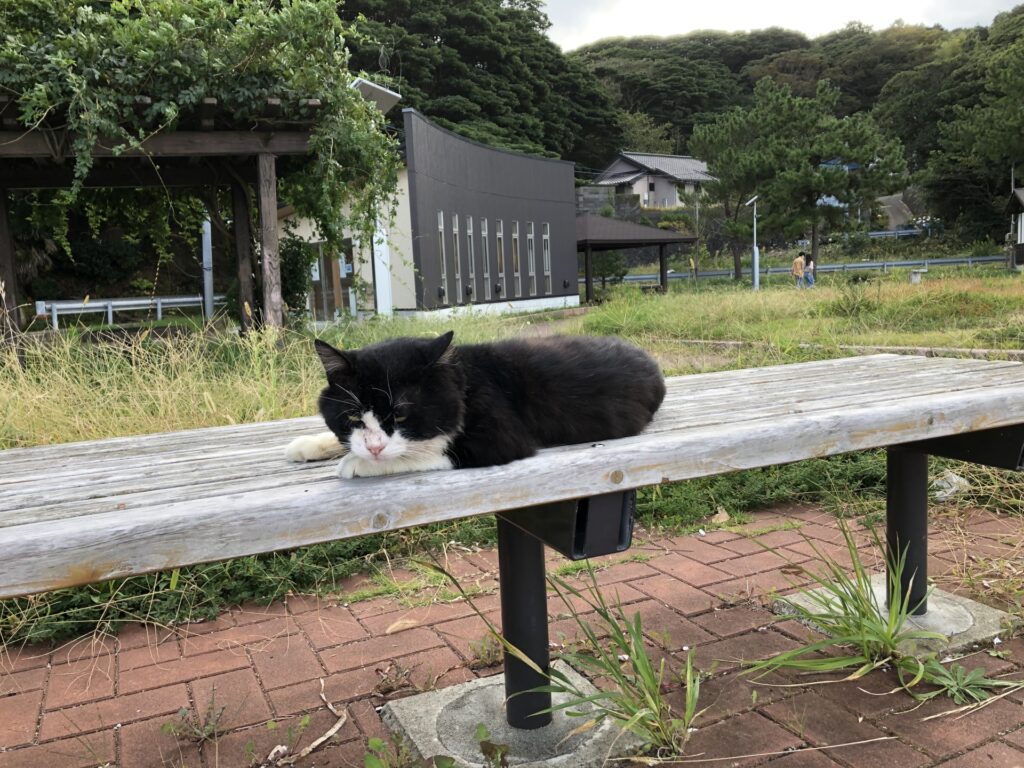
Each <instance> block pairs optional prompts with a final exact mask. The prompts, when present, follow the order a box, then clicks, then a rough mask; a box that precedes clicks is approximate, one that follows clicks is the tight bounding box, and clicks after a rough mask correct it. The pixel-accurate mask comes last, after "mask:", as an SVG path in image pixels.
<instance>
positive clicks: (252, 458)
mask: <svg viewBox="0 0 1024 768" xmlns="http://www.w3.org/2000/svg"><path fill="white" fill-rule="evenodd" d="M1019 370H1020V366H1019V365H1017V364H1015V363H1011V364H1009V367H1008V368H1006V367H1003V368H999V367H995V366H993V367H992V368H991V369H990V370H988V371H986V372H985V375H986V376H988V377H989V380H990V381H991V383H996V381H1008V382H1012V381H1015V380H1016V379H1017V376H1018V375H1019ZM997 374H1002V375H1001V376H1000V377H999V378H998V379H995V380H993V379H991V377H992V376H995V375H997ZM977 381H978V380H977V377H976V376H973V377H964V376H962V375H960V376H957V375H947V376H943V377H936V376H934V375H933V374H932V373H931V372H930V371H929V370H927V369H926V368H925V367H924V366H922V370H921V371H915V372H913V373H911V374H907V373H906V372H905V371H899V372H898V374H897V375H896V377H895V378H891V379H884V378H881V377H872V379H871V384H872V387H871V388H869V387H864V386H857V387H851V382H850V381H849V380H847V379H846V378H845V377H844V378H836V377H833V378H832V379H831V380H829V381H827V382H825V383H820V382H818V381H816V380H810V381H800V382H799V384H800V388H798V387H797V386H794V385H793V384H789V385H787V386H786V387H785V388H784V389H783V390H782V391H781V392H777V393H772V394H768V395H764V394H763V393H762V394H758V395H756V396H753V397H751V396H749V393H742V392H741V393H739V394H741V395H744V397H742V398H741V399H740V400H739V402H740V405H739V406H735V405H733V402H734V396H733V395H732V394H730V393H726V396H725V397H724V398H723V397H722V395H721V393H720V394H719V397H717V398H716V397H714V396H712V395H710V394H705V393H694V394H693V395H692V396H691V397H690V398H688V399H687V400H686V401H685V402H684V401H682V400H679V399H676V400H673V398H672V397H670V398H668V400H667V401H666V405H665V406H663V408H662V410H661V411H660V412H659V413H658V415H657V416H656V418H655V421H654V423H653V424H652V425H651V427H650V428H649V429H648V432H661V431H666V430H668V429H679V428H689V427H697V426H709V425H712V424H721V423H726V422H729V421H746V420H748V419H758V418H778V417H780V416H787V415H791V414H798V413H804V412H808V411H811V410H821V409H826V408H835V407H850V406H854V405H859V404H862V403H870V402H872V401H873V400H875V399H878V398H889V397H892V396H897V395H898V396H899V397H902V398H906V397H909V396H912V395H913V396H921V395H926V394H928V393H930V392H949V391H956V390H957V389H962V388H965V387H966V388H977ZM852 383H853V384H856V382H852ZM673 384H674V381H671V380H670V382H669V385H670V390H671V388H672V386H673ZM887 385H888V386H887ZM890 388H891V390H892V391H890ZM851 389H853V394H850V390H851ZM280 423H281V425H282V429H281V432H280V433H273V434H272V435H268V436H266V437H264V438H262V439H261V440H256V441H254V440H251V439H247V440H232V441H229V440H227V439H223V438H222V439H221V441H220V442H218V443H210V444H208V445H206V446H198V447H197V446H196V444H195V442H194V441H191V440H177V441H174V442H173V443H171V444H165V442H164V441H163V440H161V441H160V442H159V443H157V446H156V447H154V446H153V445H149V444H148V443H149V442H150V441H149V439H148V438H140V439H139V440H138V441H136V442H135V443H132V444H130V445H128V446H125V448H124V450H123V451H122V452H120V453H117V454H114V455H106V454H104V455H101V456H100V457H98V458H92V457H88V456H86V457H84V458H83V457H79V458H78V459H76V460H75V461H73V462H64V461H62V462H60V463H54V462H38V463H37V464H36V466H33V467H26V468H24V469H22V470H21V471H19V472H17V473H9V474H6V475H5V476H2V477H0V490H3V491H5V492H4V493H3V494H2V495H0V511H3V510H5V509H15V508H19V507H23V506H26V505H27V504H36V503H38V498H39V497H40V496H44V497H45V498H47V499H48V501H50V502H51V503H58V502H63V501H70V500H72V499H74V498H78V497H81V496H83V495H85V496H86V497H87V498H96V497H97V496H98V494H101V493H102V494H104V495H119V494H128V493H137V492H141V491H143V490H155V489H159V488H176V487H185V488H191V487H195V486H198V485H201V484H202V483H204V482H210V481H214V482H216V481H219V480H220V479H222V478H223V477H224V476H225V472H229V473H230V474H231V476H233V477H244V476H245V475H246V474H247V473H251V474H252V475H254V476H255V475H264V474H266V473H268V472H270V473H273V472H275V471H279V470H278V469H277V468H278V466H279V465H280V451H281V449H282V447H283V446H284V445H285V444H286V443H287V442H288V440H289V439H290V438H291V437H292V436H295V435H296V434H303V433H304V432H291V431H290V430H289V436H286V434H285V425H286V424H287V422H280ZM317 431H319V430H317ZM144 456H145V457H147V460H146V461H145V463H146V472H145V473H141V472H140V471H139V465H140V464H141V463H142V462H143V457H144ZM154 457H159V461H158V462H153V461H149V460H148V459H149V458H154ZM260 464H263V465H265V466H258V465H260ZM82 488H88V493H87V494H83V493H82V491H81V490H80V489H82Z"/></svg>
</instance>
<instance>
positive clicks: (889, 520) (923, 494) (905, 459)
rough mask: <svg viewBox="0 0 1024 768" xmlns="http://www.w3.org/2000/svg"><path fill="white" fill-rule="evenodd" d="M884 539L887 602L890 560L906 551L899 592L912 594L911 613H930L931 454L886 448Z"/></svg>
mask: <svg viewBox="0 0 1024 768" xmlns="http://www.w3.org/2000/svg"><path fill="white" fill-rule="evenodd" d="M886 488H887V490H886V501H885V512H886V529H885V542H886V550H887V553H888V558H889V561H890V566H889V568H890V573H889V575H888V578H887V581H886V602H888V600H889V599H891V598H892V594H891V593H892V587H891V584H892V574H891V568H892V566H891V563H892V562H893V561H895V560H896V559H897V558H899V557H900V556H901V555H903V553H904V552H905V553H906V560H905V561H904V563H903V571H902V573H901V574H900V595H901V596H902V597H904V598H905V597H906V595H907V594H908V592H909V594H910V600H909V602H908V606H909V607H910V611H911V613H913V614H914V615H915V616H921V615H923V614H925V613H927V612H928V602H927V600H926V599H925V597H926V596H927V594H928V454H927V453H924V452H923V451H917V450H912V449H909V448H900V447H899V446H892V447H890V448H888V449H887V450H886Z"/></svg>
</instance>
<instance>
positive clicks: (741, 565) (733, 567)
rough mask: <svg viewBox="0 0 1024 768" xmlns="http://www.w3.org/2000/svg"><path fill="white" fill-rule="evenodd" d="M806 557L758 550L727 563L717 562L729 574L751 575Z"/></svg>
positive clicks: (796, 561)
mask: <svg viewBox="0 0 1024 768" xmlns="http://www.w3.org/2000/svg"><path fill="white" fill-rule="evenodd" d="M807 559H808V558H807V557H803V556H800V555H793V554H790V553H788V552H787V553H785V556H784V555H781V554H778V553H776V552H765V551H764V550H760V551H758V552H755V553H753V554H750V555H745V556H744V557H738V558H736V559H735V560H730V561H729V562H728V563H723V564H719V566H718V567H719V568H721V569H722V570H724V571H728V573H729V575H730V576H736V577H740V576H751V575H753V574H755V573H763V572H765V571H778V570H779V569H780V568H786V567H788V566H793V565H796V564H798V563H801V562H806V561H807Z"/></svg>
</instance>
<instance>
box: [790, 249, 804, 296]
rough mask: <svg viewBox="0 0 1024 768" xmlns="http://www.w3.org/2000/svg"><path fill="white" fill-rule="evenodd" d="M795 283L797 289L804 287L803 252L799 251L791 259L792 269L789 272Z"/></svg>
mask: <svg viewBox="0 0 1024 768" xmlns="http://www.w3.org/2000/svg"><path fill="white" fill-rule="evenodd" d="M789 273H790V274H791V275H792V276H793V279H794V280H795V281H796V287H797V288H803V287H804V252H803V251H800V253H798V254H797V255H796V258H795V259H793V268H792V269H791V270H790V272H789Z"/></svg>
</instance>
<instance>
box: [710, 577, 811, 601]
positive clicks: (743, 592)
mask: <svg viewBox="0 0 1024 768" xmlns="http://www.w3.org/2000/svg"><path fill="white" fill-rule="evenodd" d="M808 581H809V579H806V578H803V577H801V576H798V575H796V574H789V573H784V572H783V571H781V570H778V569H776V570H773V571H766V572H764V573H755V574H752V575H750V576H744V577H742V578H739V579H732V580H730V581H721V582H719V583H718V584H712V585H711V586H709V587H706V589H707V591H708V592H710V593H712V594H713V595H716V596H717V597H718V598H719V600H723V601H733V600H737V599H739V600H750V599H753V598H764V597H767V596H768V595H770V594H773V593H776V592H781V593H785V592H792V591H794V590H796V589H799V588H800V587H801V586H802V585H806V584H807V583H808Z"/></svg>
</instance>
